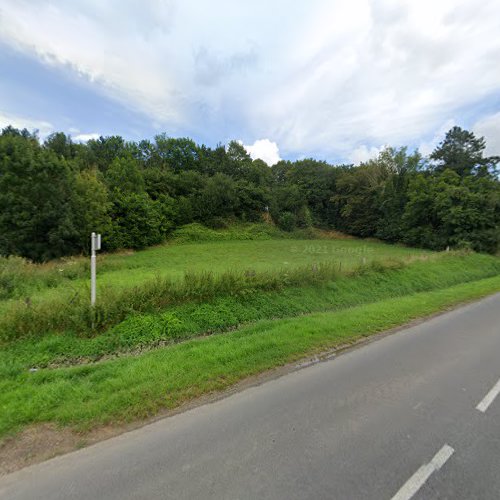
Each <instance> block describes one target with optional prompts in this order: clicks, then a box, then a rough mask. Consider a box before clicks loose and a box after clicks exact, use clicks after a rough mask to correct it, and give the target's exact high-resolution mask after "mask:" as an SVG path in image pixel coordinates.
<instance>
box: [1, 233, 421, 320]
mask: <svg viewBox="0 0 500 500" xmlns="http://www.w3.org/2000/svg"><path fill="white" fill-rule="evenodd" d="M425 254H431V252H428V251H425V250H419V249H413V248H406V247H403V246H394V245H387V244H384V243H378V242H370V241H363V240H355V239H347V240H342V239H335V240H327V239H322V240H297V239H295V240H294V239H271V240H239V241H227V240H221V241H209V242H200V243H181V242H178V241H173V242H170V243H167V244H165V245H160V246H157V247H152V248H149V249H147V250H143V251H140V252H122V253H116V254H102V255H99V256H98V286H99V289H100V290H101V291H102V290H103V289H109V288H111V289H114V290H123V289H127V288H131V287H134V286H137V285H140V284H142V283H145V282H147V281H150V280H151V279H154V278H157V277H161V278H169V279H173V280H178V279H182V277H183V276H184V274H185V273H186V272H191V273H199V272H204V271H211V272H213V273H215V274H219V273H222V272H226V271H231V270H242V269H250V270H253V271H256V272H264V271H269V270H276V269H291V268H294V267H300V266H306V265H312V264H319V263H321V262H327V261H335V262H337V263H342V266H343V267H344V268H345V269H352V268H353V267H355V266H357V265H359V264H360V263H361V262H363V261H367V262H369V261H372V260H377V259H386V258H387V259H394V258H406V257H413V256H416V255H425ZM88 275H89V266H88V259H85V258H73V259H66V260H62V261H58V262H52V263H49V264H42V265H34V264H27V263H25V264H24V265H23V264H22V261H20V260H19V259H11V261H10V264H9V261H8V260H7V259H0V284H1V285H2V289H3V291H4V294H3V295H2V294H0V312H1V311H2V310H4V311H5V310H7V309H8V307H9V306H10V305H11V304H12V299H21V300H22V301H24V300H25V299H26V298H27V297H29V300H30V302H31V303H33V304H37V303H40V302H43V301H47V300H50V299H53V298H57V297H60V296H68V295H69V296H74V295H77V294H79V295H83V296H85V297H86V298H87V296H88V295H89V293H88V286H89V276H88ZM2 299H3V300H2ZM8 299H11V300H8Z"/></svg>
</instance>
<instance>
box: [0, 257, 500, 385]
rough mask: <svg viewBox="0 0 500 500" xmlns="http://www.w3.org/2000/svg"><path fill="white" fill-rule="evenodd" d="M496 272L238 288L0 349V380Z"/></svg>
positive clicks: (409, 270) (411, 272) (420, 265)
mask: <svg viewBox="0 0 500 500" xmlns="http://www.w3.org/2000/svg"><path fill="white" fill-rule="evenodd" d="M498 274H500V260H498V259H495V258H493V257H490V256H485V255H477V254H471V255H454V254H447V255H443V256H441V257H440V258H439V259H433V260H417V261H415V262H412V263H409V264H406V265H403V264H401V263H395V262H394V263H392V265H389V264H385V266H380V265H367V266H366V267H364V268H361V269H359V270H358V271H357V272H356V273H355V274H351V275H349V276H346V275H337V276H335V275H334V276H329V275H326V276H325V273H321V275H320V277H321V278H322V281H319V282H317V283H315V284H313V285H311V284H309V285H307V286H306V285H305V283H304V282H305V281H306V279H305V277H301V278H300V279H301V281H300V283H301V285H302V286H300V287H299V286H289V287H280V288H279V289H278V290H271V291H267V292H266V291H262V290H256V289H255V288H251V289H243V290H241V289H240V292H245V293H239V294H234V293H233V294H230V293H229V292H230V291H233V292H234V290H233V289H232V287H231V289H230V290H228V291H227V293H226V294H225V295H223V296H218V297H215V298H213V299H212V300H209V301H204V302H203V303H200V302H199V301H195V302H188V303H184V304H177V305H173V306H170V307H169V308H168V309H166V310H164V311H162V312H161V313H156V314H152V313H149V314H143V315H133V316H130V317H129V318H127V319H126V320H125V321H123V322H121V323H119V324H118V325H116V326H115V327H113V328H111V329H109V330H107V331H105V332H103V333H101V334H98V335H94V336H92V337H82V336H77V335H75V334H73V333H71V332H63V333H62V334H48V335H45V336H42V337H40V336H36V337H34V338H27V339H25V340H22V341H20V340H19V339H17V340H16V341H14V342H11V343H9V344H8V345H7V346H4V349H3V350H0V375H3V374H5V375H12V374H16V373H17V374H18V373H21V372H22V371H25V370H27V369H29V368H31V367H38V368H42V367H46V366H54V365H61V364H77V363H87V362H91V361H95V360H98V359H100V358H102V357H106V356H116V355H118V354H120V353H133V354H137V353H138V352H141V351H143V350H147V349H151V348H154V347H158V346H160V345H168V344H173V343H177V342H180V341H184V340H186V339H190V338H193V337H195V336H200V335H209V334H213V333H221V332H226V331H230V330H233V329H235V328H238V327H240V326H241V325H243V324H248V323H252V322H256V321H260V320H264V319H278V318H287V317H293V316H297V315H300V314H308V313H312V312H319V311H335V310H340V309H345V308H347V307H352V306H357V305H360V304H366V303H370V302H375V301H379V300H382V299H386V298H391V297H399V296H403V295H408V294H412V293H417V292H422V291H429V290H434V289H440V288H446V287H449V286H453V285H456V284H459V283H462V282H469V281H474V280H478V279H481V278H486V277H490V276H495V275H498Z"/></svg>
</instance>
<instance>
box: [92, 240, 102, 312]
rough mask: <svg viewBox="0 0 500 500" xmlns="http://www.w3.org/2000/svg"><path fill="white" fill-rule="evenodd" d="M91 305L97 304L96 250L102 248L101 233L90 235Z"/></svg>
mask: <svg viewBox="0 0 500 500" xmlns="http://www.w3.org/2000/svg"><path fill="white" fill-rule="evenodd" d="M90 248H91V253H90V305H91V306H92V307H94V306H95V300H96V281H97V280H96V278H97V270H96V251H97V250H100V249H101V235H100V234H96V233H92V234H91V235H90Z"/></svg>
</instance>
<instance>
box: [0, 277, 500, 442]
mask: <svg viewBox="0 0 500 500" xmlns="http://www.w3.org/2000/svg"><path fill="white" fill-rule="evenodd" d="M498 290H500V277H499V276H495V277H492V278H488V279H483V280H479V281H473V282H469V283H464V284H460V285H456V286H453V287H449V288H445V289H440V290H434V291H430V292H421V293H416V294H412V295H408V296H404V297H397V298H391V299H386V300H382V301H379V302H374V303H371V304H364V305H360V306H357V307H352V308H349V309H344V310H340V311H336V312H328V313H314V314H310V315H304V316H300V317H298V318H293V319H285V320H278V321H272V320H265V321H261V322H258V323H257V324H255V325H253V326H248V327H244V328H241V329H239V330H237V331H234V332H231V333H227V334H224V335H216V336H211V337H204V338H201V339H193V340H190V341H187V342H184V343H180V344H177V345H173V346H170V347H168V348H164V349H158V350H155V351H152V352H149V353H146V354H143V355H140V356H137V357H130V358H122V359H118V360H114V361H108V362H104V363H99V364H94V365H87V366H83V367H72V368H60V369H55V370H39V371H37V372H35V373H29V372H25V373H23V374H17V375H13V376H11V377H8V376H5V377H3V378H2V379H1V381H0V408H2V412H1V414H0V435H2V436H5V435H6V434H8V433H12V432H14V431H16V430H19V429H21V428H22V427H23V426H26V425H29V424H33V423H40V422H55V423H58V424H62V425H72V426H75V427H77V428H78V429H89V428H91V427H93V426H96V425H100V424H109V423H111V422H113V423H118V422H125V421H131V420H135V419H140V418H145V417H148V416H151V415H154V414H155V413H157V412H158V411H159V410H161V409H162V408H174V407H176V406H178V405H179V404H181V403H183V402H184V401H187V400H189V399H192V398H195V397H198V396H200V395H202V394H206V393H208V392H212V391H217V390H221V389H224V388H225V387H228V386H229V385H231V384H234V383H235V382H236V381H238V380H241V379H242V378H245V377H248V376H251V375H254V374H257V373H259V372H262V371H264V370H268V369H271V368H273V367H277V366H280V365H283V364H285V363H288V362H291V361H294V360H297V359H299V358H301V357H303V356H305V355H309V354H311V353H313V352H316V351H319V350H322V349H325V348H331V347H334V346H336V345H339V344H344V343H346V342H349V341H353V340H355V339H357V338H359V337H361V336H365V335H370V334H373V333H376V332H379V331H382V330H385V329H388V328H391V327H394V326H397V325H401V324H403V323H405V322H408V321H410V320H412V319H415V318H417V317H421V316H425V315H428V314H432V313H434V312H436V311H440V310H442V309H444V308H446V307H449V306H451V305H453V304H456V303H458V302H461V301H465V300H472V299H476V298H479V297H482V296H484V295H487V294H490V293H493V292H495V291H498Z"/></svg>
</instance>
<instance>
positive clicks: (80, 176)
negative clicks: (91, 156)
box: [72, 169, 113, 253]
mask: <svg viewBox="0 0 500 500" xmlns="http://www.w3.org/2000/svg"><path fill="white" fill-rule="evenodd" d="M111 208H112V203H111V202H110V200H109V196H108V190H107V188H106V185H105V184H104V182H103V181H102V180H101V179H100V175H99V172H98V171H97V170H96V169H92V170H84V171H83V172H78V173H77V174H76V175H75V180H74V184H73V197H72V212H73V216H74V218H75V220H76V221H77V231H78V249H79V251H80V252H82V253H88V252H89V250H90V248H89V245H90V233H92V232H96V233H100V234H102V237H103V248H104V249H106V248H107V247H109V246H111V247H112V246H113V244H112V242H111V245H109V243H110V239H111V236H112V234H113V228H112V222H111V216H110V212H111Z"/></svg>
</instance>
